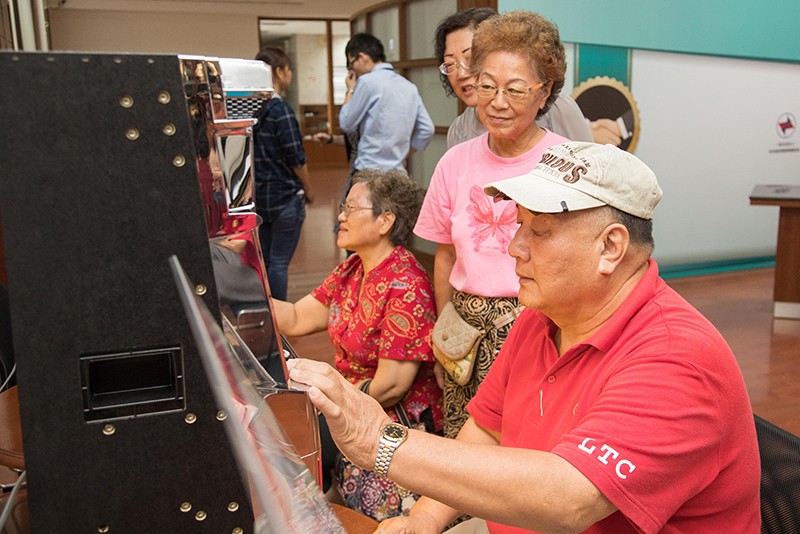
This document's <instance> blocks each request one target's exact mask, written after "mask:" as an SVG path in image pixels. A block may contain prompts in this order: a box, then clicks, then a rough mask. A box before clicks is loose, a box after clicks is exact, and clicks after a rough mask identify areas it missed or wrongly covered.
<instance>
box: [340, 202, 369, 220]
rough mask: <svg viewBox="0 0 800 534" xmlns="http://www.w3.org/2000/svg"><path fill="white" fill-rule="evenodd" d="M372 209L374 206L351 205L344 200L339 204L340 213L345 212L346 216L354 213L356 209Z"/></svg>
mask: <svg viewBox="0 0 800 534" xmlns="http://www.w3.org/2000/svg"><path fill="white" fill-rule="evenodd" d="M371 209H372V206H351V205H350V204H347V203H344V202H343V203H341V204H339V214H340V215H342V214H344V216H345V217H349V216H350V214H351V213H353V212H354V211H359V210H371Z"/></svg>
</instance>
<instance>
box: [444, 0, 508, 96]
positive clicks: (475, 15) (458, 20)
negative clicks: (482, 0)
mask: <svg viewBox="0 0 800 534" xmlns="http://www.w3.org/2000/svg"><path fill="white" fill-rule="evenodd" d="M495 15H497V11H495V10H494V9H492V8H491V7H471V8H469V9H464V10H463V11H459V12H458V13H453V14H452V15H450V16H449V17H447V18H445V19H444V20H443V21H442V22H440V23H439V26H438V27H437V28H436V37H435V38H434V41H433V47H434V50H435V54H436V60H437V61H438V62H439V64H441V63H443V62H444V49H445V44H446V42H447V36H448V35H450V34H451V33H453V32H455V31H458V30H461V29H464V28H469V29H470V30H472V31H475V29H476V28H477V27H478V25H480V23H481V22H483V21H484V20H486V19H488V18H489V17H493V16H495ZM439 80H440V81H441V82H442V87H444V92H445V93H446V94H447V96H455V92H454V91H453V88H452V87H451V86H450V80H448V79H447V76H446V75H445V74H442V73H441V72H440V73H439Z"/></svg>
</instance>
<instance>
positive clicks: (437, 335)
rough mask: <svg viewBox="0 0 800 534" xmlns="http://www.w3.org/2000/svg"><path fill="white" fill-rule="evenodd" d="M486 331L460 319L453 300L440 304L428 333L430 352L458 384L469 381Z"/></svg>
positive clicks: (461, 384)
mask: <svg viewBox="0 0 800 534" xmlns="http://www.w3.org/2000/svg"><path fill="white" fill-rule="evenodd" d="M485 334H486V332H484V331H483V330H481V329H479V328H475V327H474V326H472V325H471V324H469V323H467V322H466V321H465V320H464V319H462V318H461V316H460V315H459V314H458V312H457V311H456V309H455V307H454V306H453V303H452V302H448V303H447V304H445V306H444V308H442V312H441V313H440V314H439V318H438V319H437V320H436V324H435V325H434V326H433V333H432V334H431V340H432V341H433V355H434V356H435V357H436V360H437V361H438V362H439V363H440V364H442V367H444V369H445V371H447V373H448V374H449V375H450V377H451V378H452V379H453V380H454V381H455V382H456V384H458V385H459V386H463V385H464V384H466V383H467V382H469V379H470V377H471V376H472V369H473V367H474V365H475V353H476V352H477V349H478V344H479V343H480V340H481V339H482V338H483V336H484V335H485Z"/></svg>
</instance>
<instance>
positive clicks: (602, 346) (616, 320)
mask: <svg viewBox="0 0 800 534" xmlns="http://www.w3.org/2000/svg"><path fill="white" fill-rule="evenodd" d="M660 283H661V278H659V276H658V264H657V263H656V261H655V260H654V259H653V258H650V259H649V260H648V266H647V271H645V273H644V276H643V277H642V279H641V280H639V283H638V284H636V287H635V288H634V289H633V291H632V292H631V294H630V295H628V298H626V299H625V302H623V303H622V306H620V307H619V309H618V310H617V311H615V312H614V314H613V315H612V316H611V317H610V318H609V319H608V320H607V321H606V323H605V324H604V325H603V326H602V327H600V330H598V331H597V332H595V333H594V335H592V337H590V338H589V339H587V340H586V341H585V342H584V344H588V345H593V346H594V347H597V348H598V349H599V350H601V351H603V352H608V351H609V350H610V349H611V347H612V346H613V345H614V343H616V341H617V339H619V336H620V334H621V333H622V331H623V330H624V329H625V326H626V325H627V324H628V322H629V321H630V320H631V318H632V317H633V316H634V315H636V313H638V312H639V310H640V309H642V307H643V306H645V305H646V304H647V303H648V302H650V301H651V300H652V299H653V296H654V295H655V294H656V291H657V290H658V287H659V284H660Z"/></svg>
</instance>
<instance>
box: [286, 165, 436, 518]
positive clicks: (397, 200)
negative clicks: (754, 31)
mask: <svg viewBox="0 0 800 534" xmlns="http://www.w3.org/2000/svg"><path fill="white" fill-rule="evenodd" d="M423 196H424V193H423V191H422V190H421V189H419V187H418V186H417V185H416V183H414V181H413V180H411V179H410V178H409V177H408V176H406V175H405V174H403V173H400V172H397V171H378V170H364V171H360V172H359V173H357V174H356V175H355V176H354V177H353V187H352V188H351V189H350V193H349V194H348V195H347V200H346V202H345V203H344V204H343V205H342V206H341V207H340V212H339V223H340V226H339V232H338V234H337V240H336V244H337V245H338V246H339V247H340V248H343V249H347V250H352V251H353V252H355V254H353V255H352V256H350V257H349V258H348V259H347V260H345V261H344V262H342V263H341V264H340V265H339V266H338V267H336V269H334V270H333V272H332V273H331V274H330V275H329V276H328V278H327V279H326V280H325V281H324V282H323V283H322V285H321V286H319V287H318V288H316V289H314V290H313V291H312V292H311V294H309V295H306V296H305V297H303V298H302V299H300V300H299V301H298V302H296V303H295V304H290V303H288V302H281V301H277V300H276V301H274V304H275V314H276V317H277V319H278V325H279V327H280V329H281V331H282V332H283V333H284V334H286V335H290V336H299V335H304V334H309V333H312V332H316V331H319V330H322V329H323V328H327V329H328V332H329V334H330V336H331V341H332V342H333V345H334V347H335V348H336V359H335V365H336V368H337V369H338V370H339V372H341V373H342V375H343V376H344V377H345V378H347V380H349V381H350V382H352V383H353V384H356V385H357V386H359V387H361V389H362V390H363V391H365V392H366V393H367V394H369V395H370V396H372V397H374V398H375V399H377V400H378V401H379V402H380V403H381V405H382V406H383V407H384V408H385V409H386V413H387V414H388V415H389V416H390V417H391V418H392V419H394V420H395V421H397V420H398V416H397V413H396V410H395V406H396V405H397V404H398V403H399V404H400V405H402V407H403V409H404V411H405V413H406V414H407V416H408V418H409V420H410V422H411V424H412V426H417V427H420V428H422V427H424V428H425V429H426V430H428V431H429V432H438V431H439V430H440V429H441V427H442V422H443V416H442V410H441V395H442V392H441V389H439V386H438V385H437V383H436V379H435V377H434V375H433V366H434V363H435V359H434V357H433V352H432V349H431V339H430V337H431V331H432V329H433V324H434V322H435V321H436V308H435V304H434V299H433V288H432V286H431V282H430V279H429V278H428V276H427V274H426V273H425V271H424V269H423V268H422V266H421V265H420V264H419V262H418V261H417V260H416V259H415V258H414V256H413V255H412V254H411V253H410V252H409V251H407V250H406V249H405V248H404V247H403V245H404V244H405V242H406V240H407V239H408V238H409V236H410V235H411V229H412V228H413V227H414V224H415V222H416V219H417V215H418V214H419V209H420V206H421V204H422V199H423ZM325 456H328V455H326V454H325V452H324V449H323V462H325V461H326V460H328V461H330V458H325ZM323 471H324V473H323V475H327V472H325V471H326V470H325V469H323ZM338 471H339V475H340V476H339V480H338V485H339V490H340V492H341V493H342V494H343V495H342V496H343V497H344V499H345V503H346V504H347V505H348V506H350V507H351V508H355V509H357V510H359V511H360V512H362V513H364V514H367V515H370V516H372V517H374V518H375V519H378V520H382V519H385V518H387V517H392V516H394V515H398V514H400V513H403V512H404V511H406V510H407V509H408V508H410V506H411V505H413V502H414V500H415V497H416V496H415V495H413V494H411V493H409V492H407V491H405V490H403V489H402V488H398V487H396V486H395V485H394V484H393V483H392V482H390V481H389V480H388V479H383V478H381V477H377V475H372V474H371V473H369V472H366V471H362V470H360V469H359V468H357V467H355V466H352V464H349V466H346V469H344V470H343V468H342V465H341V462H340V465H339V469H338ZM342 476H344V478H345V479H344V480H343V479H342Z"/></svg>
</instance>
